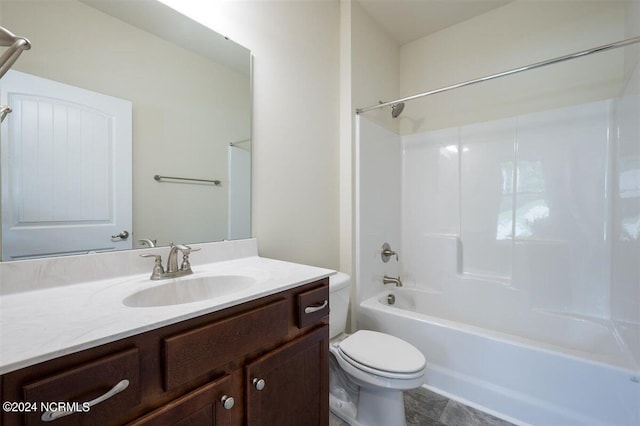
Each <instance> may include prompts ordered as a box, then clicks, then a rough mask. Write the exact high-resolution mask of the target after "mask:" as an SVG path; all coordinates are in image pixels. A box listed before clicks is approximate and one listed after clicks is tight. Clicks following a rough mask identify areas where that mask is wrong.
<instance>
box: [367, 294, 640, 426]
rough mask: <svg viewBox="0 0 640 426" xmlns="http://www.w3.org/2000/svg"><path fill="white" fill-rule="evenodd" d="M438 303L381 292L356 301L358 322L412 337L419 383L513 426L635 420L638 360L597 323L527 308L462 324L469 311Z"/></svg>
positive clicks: (632, 424)
mask: <svg viewBox="0 0 640 426" xmlns="http://www.w3.org/2000/svg"><path fill="white" fill-rule="evenodd" d="M389 294H393V295H394V296H395V304H394V305H389V304H388V303H387V296H388V295H389ZM444 302H445V301H444V300H442V299H441V295H439V294H437V293H430V292H425V291H420V290H413V289H409V288H400V289H397V290H394V291H385V292H383V293H380V294H378V295H377V296H375V297H372V298H370V299H367V300H365V301H363V302H362V303H361V304H360V306H359V308H358V328H361V329H371V330H378V331H382V332H386V333H389V334H392V335H394V336H397V337H400V338H403V339H405V340H407V341H408V342H410V343H412V344H413V345H414V346H416V347H417V348H418V349H420V350H421V351H422V352H423V353H424V355H425V357H426V359H427V365H428V370H427V375H426V385H427V386H428V387H430V388H433V389H434V390H435V391H437V392H441V393H444V394H446V395H449V396H452V397H454V398H457V399H461V400H463V401H466V402H467V403H470V404H471V405H475V406H477V407H479V408H482V409H484V410H485V411H488V412H490V413H493V414H495V415H498V416H500V417H502V418H505V419H507V420H510V421H512V422H515V423H520V424H532V425H543V426H555V425H557V426H569V425H598V424H600V425H607V426H609V425H628V426H637V425H640V383H639V382H640V377H639V376H640V374H639V371H638V366H637V364H636V363H635V361H634V360H633V358H632V357H631V356H630V354H629V352H628V350H627V349H626V348H625V346H624V345H623V344H622V342H621V340H620V339H618V338H617V334H616V332H615V330H614V329H613V328H612V327H610V326H609V325H607V323H606V322H594V321H591V320H588V319H586V318H576V317H573V316H566V315H559V314H554V313H549V312H544V311H530V312H528V313H526V314H514V315H511V316H505V315H504V312H501V313H500V314H495V315H492V313H491V312H489V313H484V315H481V316H470V318H481V319H480V320H474V322H473V324H474V325H468V324H465V322H466V321H465V319H466V318H465V317H466V316H467V314H469V312H468V310H470V309H471V310H472V309H473V307H471V306H468V307H467V308H466V310H458V311H456V310H455V309H450V308H448V306H447V304H446V303H444ZM449 306H451V305H449ZM507 311H508V309H507ZM494 329H499V330H501V331H500V332H496V331H493V330H494ZM523 336H528V337H527V338H525V337H523ZM531 336H533V337H531ZM534 339H535V340H534Z"/></svg>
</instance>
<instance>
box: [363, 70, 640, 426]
mask: <svg viewBox="0 0 640 426" xmlns="http://www.w3.org/2000/svg"><path fill="white" fill-rule="evenodd" d="M636 74H637V70H636ZM638 81H639V80H638V76H637V75H636V76H635V77H634V78H632V79H631V80H630V84H634V85H633V86H631V85H630V86H629V87H628V89H627V90H626V92H625V96H622V97H620V98H616V99H608V100H602V101H597V102H590V103H584V104H578V105H573V106H569V107H563V108H559V109H552V110H547V111H543V112H536V113H531V114H526V115H520V116H516V117H510V118H505V119H500V120H494V121H490V122H484V123H476V124H469V125H463V126H460V127H454V128H447V129H441V130H435V131H427V132H423V133H420V134H413V135H407V136H402V137H400V136H398V135H397V134H395V133H393V132H390V131H388V130H386V129H384V128H382V127H380V126H378V125H377V124H375V123H372V122H370V121H369V120H367V118H366V117H359V118H358V145H357V159H358V160H357V161H358V165H357V168H358V174H357V176H358V182H357V188H358V191H357V199H358V200H357V206H358V208H357V213H356V214H357V218H358V226H357V265H356V268H357V274H358V281H357V294H358V298H357V299H358V301H359V302H360V303H362V305H361V306H360V307H359V308H358V309H359V313H358V314H359V315H358V321H359V322H358V325H359V326H360V327H364V328H379V329H381V330H382V331H386V332H391V333H392V334H394V332H395V334H399V335H400V337H404V338H406V339H408V340H409V341H410V342H411V343H413V344H414V345H416V346H417V347H419V348H421V349H422V350H423V351H424V352H425V356H426V358H427V362H428V364H429V366H430V368H431V369H430V372H431V374H429V373H428V374H427V378H426V384H427V385H430V386H432V387H434V388H436V389H437V390H440V391H441V392H444V393H448V394H452V395H454V396H458V397H460V398H463V399H466V400H468V401H469V402H471V403H475V404H478V405H479V406H482V407H484V408H485V409H488V410H489V411H492V412H494V413H497V414H502V415H505V416H507V417H508V418H509V419H511V420H515V421H522V422H525V423H528V422H533V423H536V422H538V423H539V422H540V421H542V422H544V423H546V424H556V423H558V422H559V421H560V422H562V424H566V422H567V421H570V423H569V424H589V423H592V422H593V423H602V424H629V425H633V424H638V422H640V408H639V407H638V401H639V400H640V383H639V382H640V266H639V264H638V263H639V262H638V259H640V124H639V120H638V117H640V100H639V96H638V93H637V90H636V87H637V83H638ZM409 107H410V106H409ZM383 242H389V243H390V244H391V247H392V248H393V249H394V250H396V251H398V253H399V255H400V261H399V262H395V261H391V262H389V263H386V264H385V263H382V262H381V260H380V247H381V246H382V243H383ZM385 274H386V275H393V276H397V275H400V276H401V277H402V281H403V283H404V285H405V287H408V288H409V289H410V291H411V293H409V294H410V295H405V296H403V297H400V298H399V299H400V300H403V299H407V300H409V302H406V303H405V304H404V305H405V306H410V307H411V308H403V305H402V304H399V306H400V309H403V313H402V314H399V315H400V316H401V317H403V318H404V319H403V320H402V321H401V322H402V326H401V327H398V328H397V329H395V330H393V327H392V326H391V325H389V324H396V323H398V324H399V322H398V321H399V320H398V319H397V318H396V319H393V317H389V316H386V315H387V314H386V313H384V312H387V313H388V311H389V310H388V309H387V310H386V311H385V310H380V309H375V308H374V307H375V303H374V302H372V301H373V300H377V299H378V298H380V297H381V296H380V295H381V294H384V293H381V292H384V291H389V290H391V289H389V288H384V287H383V285H382V277H383V275H385ZM378 306H379V304H378ZM392 311H393V310H392ZM396 314H398V312H397V309H396ZM425 316H426V317H427V318H428V320H425ZM407 318H414V319H415V321H413V322H411V321H409V322H407V320H406V319H407ZM425 321H426V322H425ZM426 323H430V324H431V325H430V326H427V325H426ZM434 324H435V325H434ZM436 326H437V327H436ZM433 327H436V328H433ZM443 327H444V329H449V330H457V331H456V332H455V333H453V334H447V333H444V332H443V331H442V330H443ZM468 327H471V328H472V329H473V330H474V332H473V333H472V334H464V333H461V332H460V329H466V328H467V329H468ZM402 329H405V330H406V332H402V331H401V330H402ZM434 333H435V334H434ZM478 334H479V335H481V336H485V337H487V339H488V340H478V338H477V335H478ZM434 335H438V336H439V337H440V340H438V339H434V338H433V336H434ZM465 335H466V336H472V335H473V336H475V337H469V338H470V339H471V340H468V342H471V341H473V346H468V345H465V344H461V345H457V346H455V345H454V346H451V342H452V341H456V342H457V341H460V342H463V341H465V340H464V336H465ZM496 336H498V337H496ZM496 339H497V340H499V341H501V342H503V344H504V342H506V343H507V344H513V345H515V348H516V349H508V350H507V349H505V350H502V351H498V352H499V353H501V354H504V356H508V354H511V355H514V356H515V357H516V358H514V359H508V360H504V365H505V369H504V370H503V371H502V372H501V371H500V368H499V363H496V362H495V361H496V360H485V361H481V359H482V357H483V356H484V354H490V353H494V352H493V351H494V349H495V347H494V346H492V345H491V343H490V342H495V340H496ZM482 341H484V342H486V345H484V344H481V343H478V342H482ZM478 345H479V346H478ZM465 348H467V349H465ZM469 348H474V349H473V350H472V351H471V353H469V354H466V355H465V356H470V357H472V358H473V357H474V356H476V357H478V362H475V363H473V365H469V363H464V362H463V364H467V365H466V366H465V365H463V364H460V363H459V362H460V360H461V359H462V358H460V354H458V355H456V354H455V353H453V352H452V351H456V350H469ZM529 350H531V351H533V352H528V351H529ZM536 351H541V352H540V353H547V354H552V355H553V356H552V357H551V358H549V359H552V360H559V362H557V363H556V362H547V361H544V363H543V364H539V363H536V364H535V365H534V364H533V363H534V362H535V361H534V360H536V359H539V357H538V355H535V354H536V353H537V352H536ZM498 352H495V353H498ZM447 354H449V355H447ZM518 354H519V355H518ZM463 358H464V357H463ZM545 359H547V358H545ZM572 361H575V364H572ZM528 363H529V365H528ZM567 363H568V364H567ZM518 365H520V368H521V370H522V373H521V374H518V378H517V382H518V383H517V384H515V383H514V386H513V388H509V387H508V385H506V384H505V383H508V382H509V380H504V377H502V378H501V376H502V375H504V374H508V373H507V371H509V368H511V369H512V370H510V371H511V372H512V373H513V371H516V370H517V368H516V367H517V366H518ZM541 365H544V368H541ZM567 365H575V366H576V367H575V371H576V372H579V374H578V375H577V376H576V377H574V378H573V379H577V380H575V382H574V383H559V382H557V380H565V381H567V380H569V381H570V380H571V379H570V377H571V376H570V375H559V374H557V373H556V370H555V369H559V368H562V369H563V370H566V368H567ZM507 366H509V367H507ZM590 366H593V368H592V369H591V367H590ZM514 369H515V370H514ZM442 371H448V372H450V373H452V374H451V376H450V379H452V380H443V379H442V377H443V375H442ZM528 371H529V372H530V373H531V374H528V373H527V372H528ZM590 372H593V376H592V377H591V378H590V379H585V380H583V381H581V380H579V378H580V377H587V378H588V377H589V374H590ZM607 372H610V373H611V374H610V375H608V373H607ZM454 379H455V380H454ZM594 380H595V381H594ZM527 382H529V384H530V385H531V386H530V387H528V384H527ZM464 383H466V384H467V386H466V389H467V390H468V389H469V386H468V384H469V383H474V384H475V385H476V386H477V389H476V391H475V392H471V391H469V392H466V391H465V386H463V384H464ZM492 383H494V384H495V383H500V386H497V385H495V386H494V387H493V388H491V384H492ZM545 384H546V386H549V388H550V389H563V392H560V393H557V392H546V393H545V392H544V387H545ZM587 384H588V385H589V386H592V387H593V386H595V387H596V388H597V387H598V386H599V385H600V384H601V385H602V387H601V389H600V390H596V391H595V392H593V391H590V392H581V387H583V386H585V385H587ZM503 386H505V387H503ZM491 393H494V394H495V395H502V396H504V395H509V394H512V395H514V396H513V399H512V400H510V399H509V398H506V401H507V402H505V398H503V397H500V398H494V399H491V398H483V397H481V395H483V394H484V395H487V394H491ZM503 394H504V395H503ZM545 394H547V395H548V398H553V400H548V401H545V400H544V398H545V396H544V395H545ZM551 395H554V396H553V397H552V396H551ZM563 395H565V397H566V399H565V400H563ZM580 395H582V396H581V397H580V398H577V396H580ZM612 422H613V423H612Z"/></svg>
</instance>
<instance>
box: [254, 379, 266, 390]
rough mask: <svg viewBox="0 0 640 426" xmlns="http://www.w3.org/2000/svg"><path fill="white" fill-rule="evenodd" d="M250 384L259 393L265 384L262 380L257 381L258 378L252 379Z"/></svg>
mask: <svg viewBox="0 0 640 426" xmlns="http://www.w3.org/2000/svg"><path fill="white" fill-rule="evenodd" d="M251 383H253V387H254V388H256V389H257V390H259V391H261V390H262V389H264V386H265V385H266V382H265V381H264V379H258V378H254V379H253V381H252V382H251Z"/></svg>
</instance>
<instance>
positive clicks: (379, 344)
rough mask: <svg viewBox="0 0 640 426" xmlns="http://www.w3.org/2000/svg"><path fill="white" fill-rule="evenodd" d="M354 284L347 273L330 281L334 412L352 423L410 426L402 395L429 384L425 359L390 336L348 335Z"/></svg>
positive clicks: (331, 385)
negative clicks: (408, 425) (406, 419)
mask: <svg viewBox="0 0 640 426" xmlns="http://www.w3.org/2000/svg"><path fill="white" fill-rule="evenodd" d="M350 283H351V280H350V277H349V276H348V275H346V274H344V273H341V272H338V273H337V274H336V275H333V276H331V277H330V278H329V292H330V296H329V306H330V309H331V313H330V323H329V338H330V339H331V341H330V343H329V351H330V353H331V354H332V360H331V378H330V392H331V394H330V397H329V399H330V408H331V411H332V412H333V413H334V414H335V415H336V416H338V417H340V418H342V419H343V420H344V421H346V422H347V423H349V424H351V425H362V426H377V425H380V426H396V425H398V426H399V425H406V422H405V414H404V402H403V397H402V391H404V390H408V389H414V388H417V387H420V386H421V385H422V384H423V383H424V374H425V370H426V361H425V358H424V355H422V352H420V351H419V350H418V349H416V348H415V347H414V346H412V345H411V344H409V343H407V342H405V341H404V340H402V339H398V338H397V337H393V336H391V335H388V334H385V333H380V332H377V331H369V330H358V331H356V332H355V333H353V334H351V335H347V334H345V332H344V331H345V327H346V325H347V312H348V309H349V296H350V292H351V288H350Z"/></svg>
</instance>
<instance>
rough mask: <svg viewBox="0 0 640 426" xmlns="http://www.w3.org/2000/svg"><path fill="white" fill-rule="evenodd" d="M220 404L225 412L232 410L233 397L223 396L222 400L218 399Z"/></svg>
mask: <svg viewBox="0 0 640 426" xmlns="http://www.w3.org/2000/svg"><path fill="white" fill-rule="evenodd" d="M220 402H222V406H223V407H224V408H225V409H226V410H231V409H232V408H233V404H235V401H234V400H233V397H232V396H227V395H224V396H223V397H222V398H220Z"/></svg>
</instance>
